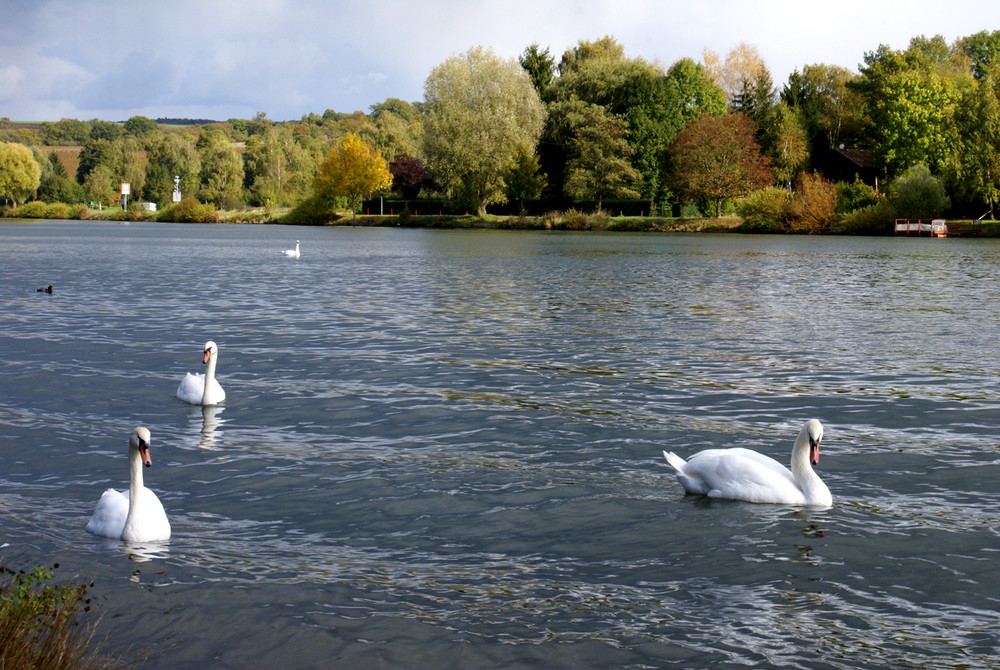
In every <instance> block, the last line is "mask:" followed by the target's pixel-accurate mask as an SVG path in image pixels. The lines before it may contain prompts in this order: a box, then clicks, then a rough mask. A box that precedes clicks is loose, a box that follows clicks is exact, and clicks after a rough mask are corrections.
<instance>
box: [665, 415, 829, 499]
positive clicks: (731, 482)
mask: <svg viewBox="0 0 1000 670" xmlns="http://www.w3.org/2000/svg"><path fill="white" fill-rule="evenodd" d="M822 439H823V424H821V423H820V422H819V421H817V420H816V419H810V420H809V421H807V422H806V425H804V426H803V427H802V430H801V431H800V432H799V436H798V438H796V440H795V446H794V447H792V463H791V465H792V468H791V470H789V469H788V468H786V467H785V466H784V465H782V464H781V463H779V462H778V461H776V460H774V459H773V458H771V457H770V456H765V455H763V454H760V453H757V452H756V451H752V450H750V449H741V448H733V449H706V450H705V451H699V452H698V453H697V454H695V455H694V456H692V457H691V458H689V459H688V460H687V461H685V460H684V459H683V458H681V457H680V456H677V455H676V454H674V453H673V452H668V451H664V452H663V456H664V458H666V459H667V462H668V463H669V464H670V465H671V466H673V468H674V470H676V471H677V479H678V480H679V481H680V483H681V485H683V486H684V490H685V491H686V492H687V493H695V494H700V495H706V496H709V497H710V498H727V499H730V500H745V501H747V502H754V503H778V504H783V505H816V506H823V507H829V506H830V505H832V504H833V497H832V496H831V495H830V489H828V488H827V486H826V484H824V483H823V480H821V479H820V478H819V475H817V474H816V473H815V472H814V471H813V469H812V466H813V465H816V464H817V463H819V443H820V441H821V440H822Z"/></svg>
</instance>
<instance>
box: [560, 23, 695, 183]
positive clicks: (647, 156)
mask: <svg viewBox="0 0 1000 670" xmlns="http://www.w3.org/2000/svg"><path fill="white" fill-rule="evenodd" d="M599 45H600V46H599V47H595V46H593V44H592V43H589V42H582V43H581V45H580V46H578V47H577V48H576V49H574V50H571V51H567V53H566V54H565V55H564V57H563V66H562V67H561V68H560V72H561V74H560V76H559V78H558V79H556V80H555V81H553V82H552V84H551V85H550V86H549V87H548V89H547V91H546V100H547V101H548V111H549V118H548V123H547V125H546V129H545V135H544V137H543V141H542V145H541V146H542V149H541V151H540V153H541V161H542V165H543V166H544V167H545V169H546V170H547V171H548V173H549V175H550V180H551V182H552V184H553V187H554V188H555V189H556V190H565V189H564V182H565V180H566V178H567V174H566V173H565V172H564V171H565V166H566V164H567V162H568V161H569V160H570V157H571V156H572V153H573V147H572V144H573V142H574V141H575V138H576V131H577V128H578V127H579V124H580V123H582V122H583V118H584V117H583V114H584V110H586V109H587V108H588V106H590V105H598V106H600V107H603V108H604V109H605V111H606V112H607V113H608V114H610V115H614V116H618V117H620V118H622V119H624V120H625V122H626V124H627V130H628V132H627V137H628V143H629V146H630V147H631V152H630V158H629V162H630V163H631V165H632V167H634V168H635V169H637V170H638V171H639V172H640V173H641V175H642V181H641V183H640V185H639V188H638V190H639V192H640V195H641V196H642V197H646V198H649V199H650V200H651V201H652V200H656V199H658V198H660V197H662V196H663V182H664V175H665V173H666V152H665V147H666V146H667V145H668V144H669V142H670V140H671V139H672V138H673V136H674V135H675V134H676V133H677V131H679V130H680V129H681V128H682V127H683V125H684V119H685V115H686V114H689V113H690V112H689V111H687V110H685V105H686V103H687V102H688V101H689V99H688V100H684V99H682V98H681V93H682V92H681V87H680V83H681V82H680V81H679V80H672V79H671V78H670V76H669V75H665V74H664V73H663V72H662V71H661V70H660V69H659V68H658V67H656V66H654V65H651V64H649V63H646V62H645V61H643V60H642V59H629V58H626V57H625V56H624V53H623V50H622V49H621V47H620V46H618V45H617V43H615V42H613V40H611V38H605V39H604V40H602V41H601V43H599Z"/></svg>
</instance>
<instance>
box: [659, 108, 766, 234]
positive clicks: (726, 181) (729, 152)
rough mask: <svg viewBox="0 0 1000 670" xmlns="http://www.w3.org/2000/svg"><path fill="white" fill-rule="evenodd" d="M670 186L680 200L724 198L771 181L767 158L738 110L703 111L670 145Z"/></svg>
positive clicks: (719, 203)
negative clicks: (715, 113) (707, 112)
mask: <svg viewBox="0 0 1000 670" xmlns="http://www.w3.org/2000/svg"><path fill="white" fill-rule="evenodd" d="M670 158H671V162H672V168H673V170H672V176H673V178H672V181H671V183H672V185H673V187H674V190H675V191H676V192H677V194H678V195H679V196H680V197H681V198H682V199H687V200H694V199H697V198H711V199H713V200H715V215H716V217H721V216H722V201H723V200H725V199H726V198H733V197H739V196H742V195H746V194H748V193H750V192H751V191H755V190H757V189H760V188H764V187H765V186H768V185H770V184H771V183H772V177H771V175H770V161H768V160H767V158H765V157H764V156H763V155H762V154H761V152H760V146H759V145H758V144H757V140H756V139H755V138H754V129H753V125H752V124H751V123H750V121H749V120H747V118H746V117H745V116H743V115H742V114H732V113H729V114H724V115H721V116H716V115H714V114H702V115H701V116H699V117H698V118H697V119H695V120H694V121H692V122H691V123H690V124H688V125H687V126H686V127H685V128H684V130H682V131H681V132H680V133H678V134H677V137H675V138H674V141H673V142H672V143H671V145H670Z"/></svg>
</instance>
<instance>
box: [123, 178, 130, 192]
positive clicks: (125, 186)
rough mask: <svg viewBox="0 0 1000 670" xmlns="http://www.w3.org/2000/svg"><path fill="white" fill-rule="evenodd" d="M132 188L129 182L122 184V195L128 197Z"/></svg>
mask: <svg viewBox="0 0 1000 670" xmlns="http://www.w3.org/2000/svg"><path fill="white" fill-rule="evenodd" d="M130 188H131V187H130V186H129V183H128V182H127V181H123V182H122V195H128V193H129V189H130Z"/></svg>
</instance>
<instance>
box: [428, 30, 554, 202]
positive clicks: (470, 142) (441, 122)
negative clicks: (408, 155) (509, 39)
mask: <svg viewBox="0 0 1000 670" xmlns="http://www.w3.org/2000/svg"><path fill="white" fill-rule="evenodd" d="M424 97H425V98H426V101H427V107H428V110H429V111H428V115H427V119H426V121H425V122H424V153H425V155H426V157H427V162H428V164H429V166H430V168H431V172H432V173H433V174H434V176H435V178H436V181H437V183H438V184H439V185H440V186H441V188H442V189H443V190H444V192H445V193H446V194H447V195H448V196H449V197H450V198H452V199H454V200H458V201H461V202H465V203H467V204H469V205H471V206H473V207H475V208H476V210H477V211H478V213H479V215H480V216H485V215H486V208H487V206H489V205H490V204H491V203H494V202H496V203H500V202H504V201H505V200H506V197H507V196H506V193H505V187H506V184H505V181H504V179H505V177H506V175H507V174H508V173H509V171H510V168H511V166H512V165H513V163H514V157H515V155H516V152H517V150H518V147H523V148H525V149H526V150H530V151H534V148H535V145H536V144H537V142H538V137H539V135H540V134H541V131H542V126H543V124H544V122H545V109H544V108H543V107H542V103H541V101H540V100H539V98H538V92H537V91H535V88H534V86H532V85H531V81H530V80H529V79H528V75H527V73H525V71H524V70H523V69H522V68H521V66H520V65H518V64H517V62H516V61H513V60H503V59H500V58H498V57H497V56H496V55H494V54H493V52H492V51H490V50H489V49H484V48H482V47H475V48H473V49H470V50H469V51H467V52H465V53H463V54H461V55H458V56H453V57H452V58H449V59H448V60H447V61H445V62H444V63H442V64H441V65H438V66H437V67H435V68H434V69H433V71H432V72H431V74H430V76H429V77H428V78H427V82H426V84H425V87H424Z"/></svg>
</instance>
